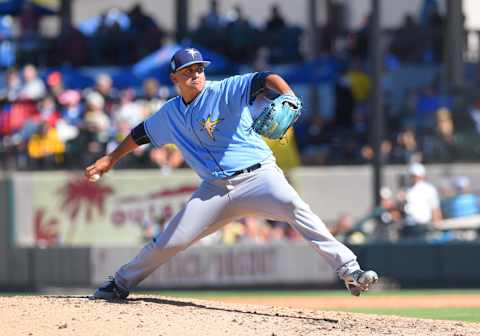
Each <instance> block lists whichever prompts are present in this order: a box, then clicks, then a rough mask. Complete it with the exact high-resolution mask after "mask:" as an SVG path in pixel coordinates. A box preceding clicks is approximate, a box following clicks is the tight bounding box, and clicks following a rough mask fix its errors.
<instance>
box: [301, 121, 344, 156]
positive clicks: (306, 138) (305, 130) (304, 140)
mask: <svg viewBox="0 0 480 336" xmlns="http://www.w3.org/2000/svg"><path fill="white" fill-rule="evenodd" d="M297 129H298V132H297V134H298V135H299V137H298V140H299V146H300V150H301V157H302V163H303V164H306V165H322V164H326V163H328V160H329V156H330V154H331V143H330V140H331V137H332V136H333V135H334V132H335V130H334V128H333V127H332V126H331V125H330V124H327V123H326V122H325V120H324V119H323V117H322V116H321V115H320V114H314V115H313V116H311V118H310V120H308V121H307V122H305V123H302V124H300V125H298V126H297Z"/></svg>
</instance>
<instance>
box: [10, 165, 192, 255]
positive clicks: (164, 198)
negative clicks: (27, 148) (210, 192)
mask: <svg viewBox="0 0 480 336" xmlns="http://www.w3.org/2000/svg"><path fill="white" fill-rule="evenodd" d="M12 180H13V192H14V197H13V199H14V219H13V222H14V230H13V231H14V240H15V243H16V244H17V245H19V246H44V247H48V246H138V245H140V244H143V243H144V242H145V241H147V240H149V239H151V238H152V235H153V234H154V233H155V232H157V231H158V230H161V229H162V226H163V225H164V224H165V222H166V221H167V220H168V219H169V218H170V217H171V216H172V215H173V214H175V213H176V212H177V211H178V210H179V209H180V208H181V207H182V206H183V204H185V202H186V201H187V200H188V198H189V197H190V196H191V194H192V193H193V192H194V191H195V190H196V189H197V187H198V185H199V179H198V177H197V176H196V175H194V174H193V173H192V172H191V171H189V170H186V171H184V172H183V171H179V172H175V173H172V175H170V176H163V175H161V174H160V172H159V171H156V170H155V171H135V172H134V171H131V172H127V171H122V172H121V173H115V172H111V173H109V174H108V175H106V176H104V177H103V178H102V179H100V180H99V181H98V182H97V183H91V182H88V181H87V180H86V179H85V178H84V177H83V175H81V174H78V173H77V174H74V173H68V172H54V173H53V172H52V173H28V174H27V173H16V174H14V175H13V179H12Z"/></svg>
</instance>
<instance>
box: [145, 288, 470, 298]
mask: <svg viewBox="0 0 480 336" xmlns="http://www.w3.org/2000/svg"><path fill="white" fill-rule="evenodd" d="M143 293H145V294H153V295H162V296H173V297H192V298H209V297H236V296H241V297H285V296H299V297H312V296H348V295H349V294H348V292H347V290H241V291H236V290H234V291H228V290H212V291H210V290H207V291H203V290H202V291H184V290H176V291H158V292H143ZM364 295H366V296H392V295H399V296H422V295H425V296H435V295H437V296H438V295H465V296H470V295H480V290H478V289H418V290H417V289H415V290H386V291H371V292H369V293H367V294H364Z"/></svg>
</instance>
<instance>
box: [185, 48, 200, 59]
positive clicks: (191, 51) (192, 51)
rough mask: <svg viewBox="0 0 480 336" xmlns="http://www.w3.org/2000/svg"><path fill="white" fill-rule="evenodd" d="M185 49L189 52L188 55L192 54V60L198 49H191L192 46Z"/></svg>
mask: <svg viewBox="0 0 480 336" xmlns="http://www.w3.org/2000/svg"><path fill="white" fill-rule="evenodd" d="M185 51H186V52H187V53H189V54H190V56H192V59H193V60H194V59H195V55H197V54H198V51H197V50H195V49H193V48H188V49H185Z"/></svg>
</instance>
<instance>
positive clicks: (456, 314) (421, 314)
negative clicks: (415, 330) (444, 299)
mask: <svg viewBox="0 0 480 336" xmlns="http://www.w3.org/2000/svg"><path fill="white" fill-rule="evenodd" d="M330 310H332V311H345V312H353V313H364V314H378V315H397V316H404V317H414V318H426V319H434V320H457V321H466V322H480V308H358V309H330Z"/></svg>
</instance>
